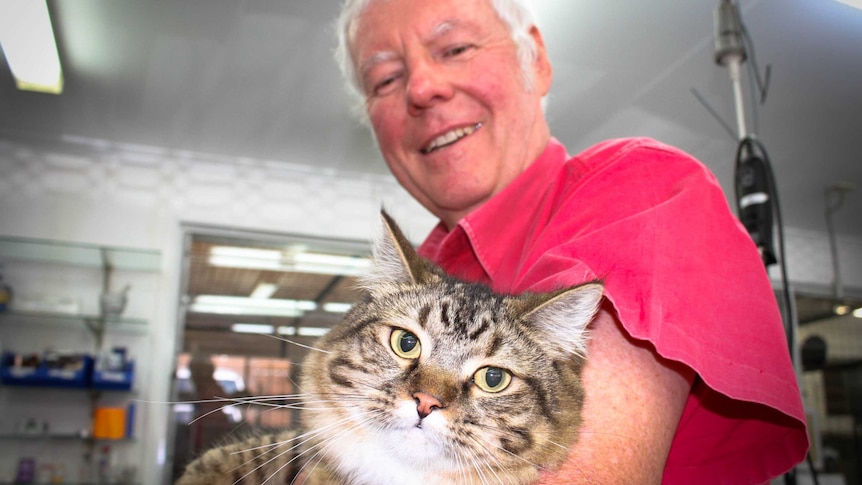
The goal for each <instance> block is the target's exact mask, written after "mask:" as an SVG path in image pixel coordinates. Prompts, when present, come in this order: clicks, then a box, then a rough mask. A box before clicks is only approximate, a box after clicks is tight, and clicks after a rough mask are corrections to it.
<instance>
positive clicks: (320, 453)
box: [300, 411, 382, 470]
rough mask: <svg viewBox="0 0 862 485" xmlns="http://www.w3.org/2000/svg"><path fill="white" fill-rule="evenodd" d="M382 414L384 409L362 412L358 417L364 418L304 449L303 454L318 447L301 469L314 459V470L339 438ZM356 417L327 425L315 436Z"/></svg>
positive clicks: (317, 431)
mask: <svg viewBox="0 0 862 485" xmlns="http://www.w3.org/2000/svg"><path fill="white" fill-rule="evenodd" d="M380 414H382V411H368V412H366V413H362V414H360V415H358V417H363V416H364V419H361V420H359V421H356V422H354V423H353V424H352V425H351V426H348V427H347V428H344V429H341V430H339V431H338V432H337V433H336V434H334V435H332V436H330V437H328V438H326V439H325V440H323V441H321V442H319V443H315V444H314V445H313V446H311V447H310V448H308V449H307V450H305V451H303V453H302V454H304V453H308V452H310V451H312V450H315V449H317V451H315V453H314V454H312V455H311V456H310V457H309V459H308V460H307V461H306V463H305V464H304V465H303V466H302V468H301V469H300V470H304V469H305V468H306V467H307V466H308V465H309V464H310V463H311V462H312V461H314V462H315V463H314V465H313V466H312V470H313V469H314V468H315V467H317V465H319V464H320V462H321V461H322V460H323V457H324V456H325V452H326V450H328V449H330V448H331V447H332V446H334V445H335V444H337V443H338V441H339V438H341V437H342V436H344V435H346V434H348V433H350V432H352V431H353V430H354V429H356V428H359V427H360V426H362V425H364V424H365V423H368V422H370V421H372V420H373V419H374V418H375V417H376V416H378V415H380ZM355 417H357V416H352V417H348V418H343V419H341V420H340V421H339V422H338V423H336V424H335V425H330V426H326V427H324V428H323V429H317V430H315V432H314V433H315V436H318V435H320V434H322V433H324V432H325V431H326V430H328V429H329V428H332V427H334V426H336V425H340V424H342V423H343V422H345V421H350V420H352V419H353V418H355ZM309 439H311V438H309Z"/></svg>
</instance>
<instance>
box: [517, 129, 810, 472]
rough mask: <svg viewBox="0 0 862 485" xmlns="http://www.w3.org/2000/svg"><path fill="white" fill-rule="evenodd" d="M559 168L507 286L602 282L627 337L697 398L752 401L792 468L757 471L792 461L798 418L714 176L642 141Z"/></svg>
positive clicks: (772, 314) (780, 352)
mask: <svg viewBox="0 0 862 485" xmlns="http://www.w3.org/2000/svg"><path fill="white" fill-rule="evenodd" d="M567 169H568V170H567V172H566V173H565V175H564V176H563V177H561V180H560V182H559V184H558V186H557V187H555V189H554V191H553V193H552V194H551V195H549V197H553V198H555V199H556V200H555V201H554V203H552V204H548V205H547V206H548V207H553V208H554V209H553V210H549V211H546V212H545V213H542V214H539V217H541V218H543V219H544V221H542V222H541V223H539V224H537V226H539V227H542V230H541V231H540V232H538V233H536V234H534V235H533V236H532V241H531V243H530V244H531V249H530V250H529V253H528V255H527V256H526V257H525V259H524V263H523V266H522V268H523V271H522V272H521V275H522V276H521V278H520V280H519V281H518V282H517V284H516V287H517V290H518V291H522V290H527V289H533V290H548V289H551V288H553V287H559V286H564V285H570V284H575V283H579V282H582V281H584V280H585V279H593V278H599V279H603V280H604V283H605V288H606V296H607V298H608V299H609V300H610V301H611V302H612V303H613V305H614V307H615V309H616V311H617V313H618V317H619V319H620V321H621V323H622V325H623V326H624V327H625V328H626V330H627V331H628V332H629V333H630V334H631V335H632V336H633V337H635V338H637V339H642V340H648V341H650V342H651V343H652V344H653V345H654V346H655V348H656V351H657V352H658V353H659V354H660V355H662V356H663V357H665V358H668V359H671V360H675V361H679V362H682V363H685V364H686V365H688V366H689V367H691V368H692V369H694V370H695V371H696V372H697V374H698V376H699V378H700V379H701V380H702V382H703V383H704V384H705V385H706V386H707V387H706V389H708V390H709V391H714V392H717V393H718V394H719V395H720V396H723V397H724V398H729V399H730V400H736V401H744V402H747V403H758V404H761V405H763V406H765V407H766V409H767V410H768V412H769V413H778V415H776V416H775V419H774V420H773V421H776V422H781V423H783V424H781V425H780V427H785V428H786V427H787V426H789V427H790V428H792V429H793V433H792V437H793V443H792V445H791V447H792V451H791V452H788V453H789V454H790V455H792V457H790V458H788V457H785V458H784V461H788V460H790V461H793V460H795V461H793V462H792V463H790V462H788V463H785V464H784V465H780V466H779V465H776V468H775V469H772V470H768V471H764V473H772V474H780V473H783V471H785V470H786V469H788V468H790V467H792V465H794V464H795V463H796V462H798V461H801V460H802V459H803V458H804V456H805V452H806V450H807V435H806V433H805V418H804V411H803V408H802V402H801V397H800V394H799V390H798V386H797V382H796V376H795V373H794V371H793V367H792V364H791V361H790V356H789V350H788V346H787V341H786V337H785V334H784V328H783V324H782V321H781V315H780V312H779V310H778V306H777V304H776V299H775V295H774V293H773V291H772V288H771V284H770V282H769V279H768V276H767V273H766V269H765V267H764V265H763V263H762V262H761V260H760V255H759V253H758V251H757V249H756V247H755V246H754V243H753V242H752V241H751V239H750V237H749V236H748V234H747V233H746V232H745V230H744V228H743V227H742V226H741V224H740V223H739V222H738V221H737V219H736V217H735V216H734V214H733V213H732V212H731V210H730V208H729V207H728V204H727V201H726V199H725V196H724V194H723V192H722V190H721V187H720V186H719V184H718V182H717V181H716V180H715V178H714V176H713V175H712V174H711V173H710V172H709V171H708V170H707V169H706V167H704V166H703V165H702V164H701V163H699V162H697V161H696V160H694V159H693V158H692V157H690V156H688V155H687V154H685V153H683V152H681V151H679V150H676V149H674V148H671V147H667V146H665V145H660V144H658V143H656V142H653V141H648V140H637V141H633V142H629V143H627V144H624V145H622V146H620V145H613V146H605V147H600V148H599V149H596V150H594V151H593V152H591V153H588V154H584V155H582V156H579V157H576V158H575V159H573V160H571V161H570V162H569V164H568V166H567ZM727 418H728V417H726V416H724V417H722V419H727ZM758 419H759V418H758ZM731 421H732V420H731ZM729 425H731V426H732V423H731V424H729ZM784 431H785V434H784V435H783V436H782V437H781V439H784V440H786V439H787V437H788V436H787V433H786V431H787V430H786V429H784ZM781 466H783V467H784V469H781V470H779V469H778V468H780V467H781Z"/></svg>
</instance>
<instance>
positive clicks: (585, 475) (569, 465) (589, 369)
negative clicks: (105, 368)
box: [540, 302, 694, 485]
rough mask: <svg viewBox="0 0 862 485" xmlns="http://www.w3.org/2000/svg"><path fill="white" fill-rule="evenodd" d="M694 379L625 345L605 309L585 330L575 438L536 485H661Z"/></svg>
mask: <svg viewBox="0 0 862 485" xmlns="http://www.w3.org/2000/svg"><path fill="white" fill-rule="evenodd" d="M693 380H694V372H693V371H692V370H691V369H690V368H688V367H687V366H685V365H682V364H679V363H675V362H672V361H668V360H665V359H663V358H661V357H660V356H659V355H658V354H657V353H656V352H655V349H654V348H653V346H652V345H651V344H650V343H648V342H642V341H639V340H635V339H633V338H631V337H630V336H629V335H628V334H627V333H626V331H625V330H624V329H623V327H622V325H621V324H620V322H619V321H618V320H617V318H616V314H615V313H614V311H613V308H612V307H611V305H610V303H608V302H605V304H604V306H603V308H602V309H601V310H600V311H599V313H598V315H597V317H596V319H595V321H593V323H592V324H591V325H590V343H589V347H588V351H587V365H586V366H585V367H584V373H583V381H584V389H585V392H586V401H585V404H584V410H583V425H582V430H581V434H580V437H579V439H578V442H577V443H576V444H575V445H574V447H573V449H572V450H571V451H570V452H569V457H568V459H567V460H566V463H565V464H564V465H563V466H562V467H561V468H560V470H558V471H557V472H556V473H553V474H547V475H546V476H544V477H543V479H542V480H541V482H540V483H541V484H542V485H563V484H567V485H570V484H573V483H589V484H605V483H607V484H617V483H637V484H651V483H660V482H661V477H662V471H663V470H664V465H665V461H666V460H667V455H668V452H669V450H670V445H671V442H672V441H673V437H674V433H675V432H676V428H677V424H678V423H679V419H680V416H681V414H682V411H683V408H684V406H685V402H686V398H687V396H688V394H689V391H690V389H691V385H692V382H693Z"/></svg>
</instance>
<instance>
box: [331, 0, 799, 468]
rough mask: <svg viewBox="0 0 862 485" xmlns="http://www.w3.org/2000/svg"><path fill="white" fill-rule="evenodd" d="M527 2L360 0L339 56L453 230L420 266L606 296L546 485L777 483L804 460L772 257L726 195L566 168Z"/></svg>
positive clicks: (654, 162) (693, 184) (682, 177)
mask: <svg viewBox="0 0 862 485" xmlns="http://www.w3.org/2000/svg"><path fill="white" fill-rule="evenodd" d="M523 3H524V2H523V1H519V0H434V1H430V0H355V1H351V0H348V1H347V3H346V4H345V6H344V9H343V12H342V16H341V18H340V27H339V28H340V34H341V37H342V38H341V50H340V58H341V60H342V62H343V66H342V67H343V70H344V71H345V74H346V76H347V78H348V79H349V80H350V81H351V82H353V83H354V86H355V87H356V89H357V92H358V94H359V95H360V96H361V99H362V100H363V103H364V111H365V114H366V115H367V119H368V121H369V122H370V124H371V127H372V128H373V132H374V134H375V136H376V139H377V142H378V144H379V147H380V150H381V152H382V154H383V157H384V159H385V160H386V163H387V164H388V166H389V168H390V169H391V171H392V173H393V174H394V175H395V177H396V178H397V179H398V181H399V182H400V183H401V184H402V185H403V186H404V187H405V188H406V189H407V190H408V191H409V192H410V193H411V194H412V195H413V196H414V197H415V198H416V199H417V200H418V201H419V202H420V203H421V204H422V205H423V206H424V207H426V208H427V209H428V210H429V211H431V212H432V213H433V214H435V215H436V216H437V217H439V219H440V225H439V226H438V227H437V228H436V229H435V230H434V231H433V232H432V233H431V234H430V236H429V237H428V239H427V240H426V241H425V243H424V244H423V245H422V247H421V248H420V252H421V253H422V254H423V255H424V256H426V257H428V258H429V259H432V260H433V261H435V262H436V263H438V264H440V265H441V266H442V267H444V268H445V269H446V270H447V271H449V272H450V273H453V274H455V275H456V276H459V277H462V278H464V279H468V280H473V281H481V282H484V283H487V284H489V285H491V286H492V287H493V288H495V289H496V290H498V291H502V292H521V291H525V290H536V291H541V290H548V289H552V288H556V287H560V286H563V285H572V284H576V283H580V282H583V281H585V280H589V279H593V278H597V277H598V278H602V279H603V280H604V281H605V285H606V302H605V304H604V306H603V308H602V310H601V311H600V312H599V315H598V316H597V318H596V319H595V320H594V321H593V322H592V324H591V327H590V331H591V340H590V343H589V349H588V360H587V365H586V367H585V369H584V374H583V381H584V387H585V391H586V402H585V407H584V411H583V428H582V431H581V435H580V438H579V440H578V442H577V443H576V444H575V445H574V447H573V448H572V449H571V450H570V453H569V458H568V460H567V462H566V463H565V464H564V465H563V466H562V468H561V469H559V470H556V471H553V472H546V474H545V475H544V478H543V481H542V483H549V484H550V483H559V484H562V483H581V482H583V483H637V484H641V483H660V482H661V483H681V484H692V483H698V484H704V483H730V484H743V483H764V482H766V481H768V480H769V479H770V478H771V477H774V476H777V475H780V474H782V473H784V472H786V471H787V470H789V469H791V468H792V467H793V466H794V465H795V464H796V463H798V462H799V461H801V460H802V459H803V458H804V457H805V453H806V450H807V437H806V433H805V421H804V413H803V410H802V405H801V401H800V397H799V392H798V388H797V384H796V381H795V376H794V373H793V369H792V366H791V362H790V359H789V356H788V351H787V348H786V344H785V342H784V339H783V331H782V325H781V320H780V315H779V312H778V310H777V306H776V303H775V298H774V296H773V294H772V291H771V288H770V284H769V281H768V278H767V276H766V274H765V271H764V269H763V267H762V264H761V263H760V257H759V255H758V253H757V251H756V249H755V247H754V245H753V244H752V243H751V241H750V240H749V239H748V237H747V234H745V232H744V230H742V229H741V228H740V226H739V225H738V224H737V222H736V220H735V218H734V216H733V214H732V213H731V212H730V211H729V209H728V207H727V204H726V202H725V198H724V196H723V194H722V192H721V189H720V187H719V185H718V183H717V182H716V180H715V179H714V177H713V176H712V175H711V174H710V173H709V172H708V171H707V170H706V168H705V167H703V166H702V165H701V164H700V163H699V162H697V161H696V160H694V159H692V158H691V157H690V156H688V155H686V154H685V153H682V152H681V151H679V150H677V149H674V148H672V147H668V146H666V145H662V144H660V143H658V142H655V141H653V140H648V139H629V140H613V141H608V142H605V143H602V144H600V145H597V146H595V147H593V148H591V149H589V150H587V151H585V152H583V153H581V154H580V155H578V156H575V157H570V156H569V155H567V154H566V150H565V148H564V147H563V146H562V145H561V144H560V143H559V142H558V141H557V140H555V139H554V138H553V137H552V136H551V134H550V129H549V126H548V123H547V121H546V119H545V117H544V113H543V110H542V106H541V100H542V98H543V97H544V95H546V94H547V93H548V91H549V89H550V87H551V81H552V70H551V64H550V62H549V59H548V56H547V54H546V51H545V46H544V44H543V40H542V36H541V34H540V32H539V30H538V28H537V27H536V26H535V24H534V23H533V21H532V20H531V18H530V16H529V13H528V11H527V9H526V8H525V6H524V5H523Z"/></svg>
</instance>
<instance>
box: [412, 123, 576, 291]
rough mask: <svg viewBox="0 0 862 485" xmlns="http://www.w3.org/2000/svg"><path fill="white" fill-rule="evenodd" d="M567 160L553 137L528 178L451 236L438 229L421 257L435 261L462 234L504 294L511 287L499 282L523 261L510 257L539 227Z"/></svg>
mask: <svg viewBox="0 0 862 485" xmlns="http://www.w3.org/2000/svg"><path fill="white" fill-rule="evenodd" d="M567 158H568V156H567V154H566V148H565V147H564V146H563V145H562V144H561V143H560V142H559V141H557V140H556V139H555V138H551V139H550V140H549V141H548V145H547V146H546V147H545V150H544V151H543V152H542V154H541V155H539V157H538V158H537V159H536V160H535V161H534V162H533V163H532V164H530V165H529V166H528V167H527V168H526V169H525V170H524V172H523V173H521V174H520V175H519V176H518V177H517V178H516V179H515V180H513V181H512V182H511V183H510V184H509V185H508V186H506V187H505V188H504V189H503V190H501V191H500V192H499V193H497V194H495V195H494V196H493V197H492V198H491V199H489V200H488V201H487V202H486V203H485V204H483V205H482V206H481V207H479V208H478V209H476V210H475V211H473V212H471V213H470V214H468V215H467V216H466V217H464V218H463V219H461V221H459V222H458V224H457V225H456V227H455V228H454V229H453V230H452V231H450V232H448V233H447V232H446V228H445V226H444V225H443V224H442V223H441V224H438V225H437V227H436V228H435V229H434V230H433V231H432V232H431V234H430V235H429V236H428V238H427V239H426V241H425V243H424V244H423V245H422V248H421V249H420V253H421V254H423V255H424V256H426V257H430V258H431V259H434V260H436V259H437V257H439V256H440V255H444V254H446V253H447V252H448V251H447V246H451V245H454V244H457V241H460V240H462V239H463V237H461V236H460V234H459V233H463V234H465V235H466V237H467V238H468V239H469V243H470V245H471V246H472V249H473V253H474V254H475V257H476V259H477V260H478V263H479V264H480V265H481V266H482V268H483V269H484V272H485V273H486V275H487V277H488V280H489V282H491V283H492V285H493V286H494V287H495V289H497V290H500V291H505V290H506V288H500V287H498V282H502V280H505V279H506V278H505V276H506V275H512V274H513V273H514V270H515V269H516V268H515V267H516V266H517V264H518V262H519V260H520V257H512V255H511V253H512V252H513V251H514V252H516V253H520V252H521V251H522V249H523V247H524V243H525V242H526V240H527V238H528V236H529V230H530V228H531V227H532V225H533V223H534V219H535V215H536V208H537V207H539V206H540V204H541V202H542V200H544V199H545V197H546V196H547V193H548V190H549V189H550V188H551V187H552V185H553V184H552V181H553V180H554V179H555V178H556V176H557V175H558V173H559V169H560V167H562V165H563V164H564V163H565V161H566V159H567ZM438 262H439V261H438ZM501 277H503V278H501Z"/></svg>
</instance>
